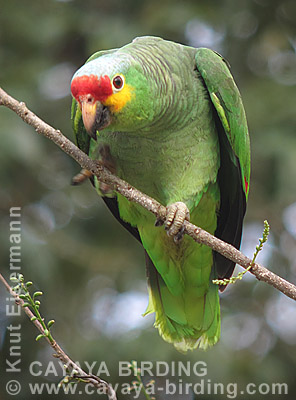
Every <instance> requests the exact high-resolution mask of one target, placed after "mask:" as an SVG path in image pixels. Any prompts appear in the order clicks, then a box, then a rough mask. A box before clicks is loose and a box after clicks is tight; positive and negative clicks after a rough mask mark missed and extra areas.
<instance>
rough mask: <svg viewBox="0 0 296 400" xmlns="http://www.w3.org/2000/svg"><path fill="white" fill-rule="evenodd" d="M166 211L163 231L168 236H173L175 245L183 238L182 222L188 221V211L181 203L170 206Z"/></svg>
mask: <svg viewBox="0 0 296 400" xmlns="http://www.w3.org/2000/svg"><path fill="white" fill-rule="evenodd" d="M166 209H167V215H166V220H165V223H164V226H165V230H166V231H167V234H168V236H174V241H175V243H178V242H179V241H180V240H181V239H182V238H183V236H184V226H183V224H184V221H185V220H186V221H189V219H190V213H189V210H188V208H187V206H186V204H185V203H183V202H181V201H178V202H176V203H173V204H170V205H169V206H167V208H166Z"/></svg>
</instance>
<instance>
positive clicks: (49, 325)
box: [47, 319, 55, 328]
mask: <svg viewBox="0 0 296 400" xmlns="http://www.w3.org/2000/svg"><path fill="white" fill-rule="evenodd" d="M54 323H55V320H54V319H51V320H50V321H48V324H47V327H48V328H50V327H51V326H52V325H53V324H54Z"/></svg>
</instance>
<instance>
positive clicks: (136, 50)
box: [71, 36, 250, 352]
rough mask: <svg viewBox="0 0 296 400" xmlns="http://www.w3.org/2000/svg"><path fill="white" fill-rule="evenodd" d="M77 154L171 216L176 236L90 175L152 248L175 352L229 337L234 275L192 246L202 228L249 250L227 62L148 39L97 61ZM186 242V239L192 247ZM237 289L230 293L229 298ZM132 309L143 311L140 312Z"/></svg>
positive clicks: (76, 122)
mask: <svg viewBox="0 0 296 400" xmlns="http://www.w3.org/2000/svg"><path fill="white" fill-rule="evenodd" d="M71 93H72V96H73V103H72V123H73V129H74V133H75V137H76V142H77V145H78V146H79V147H80V148H81V149H82V150H83V151H84V152H85V153H87V154H89V156H90V157H91V158H92V159H95V160H99V161H100V162H101V163H103V164H104V165H105V166H106V167H107V168H109V170H110V171H111V172H113V173H115V174H116V175H117V176H119V177H120V178H122V179H124V180H126V181H127V182H128V183H130V184H131V185H132V186H134V187H136V188H137V189H139V190H141V191H142V192H144V193H146V194H147V195H149V196H151V197H153V198H155V199H156V200H157V201H159V202H160V203H161V204H163V205H164V206H165V207H166V210H167V214H166V220H165V221H164V225H165V229H161V228H159V227H158V226H159V225H161V224H162V221H156V222H155V218H154V216H153V215H152V214H151V213H149V212H148V211H146V210H145V209H144V208H142V207H141V206H139V205H137V204H135V203H132V202H129V201H127V200H126V199H125V198H124V197H123V196H121V195H120V194H118V193H115V192H114V191H112V188H110V187H109V186H108V185H106V184H103V183H100V182H99V181H98V180H97V178H96V177H92V176H91V173H90V172H89V171H86V170H82V172H81V173H80V174H79V175H78V176H76V178H75V179H74V183H79V182H81V181H83V180H84V179H85V178H87V177H89V178H90V179H91V180H92V182H93V184H94V186H95V188H96V189H97V191H98V193H99V194H100V195H101V196H102V198H103V200H104V202H105V203H106V205H107V206H108V208H109V209H110V210H111V212H112V213H113V215H114V216H115V217H116V218H117V219H118V220H119V221H120V223H121V224H122V225H123V226H124V227H125V228H126V229H127V230H128V231H129V232H131V233H132V234H133V235H134V236H135V237H136V239H137V240H139V242H140V243H141V244H142V245H143V247H144V249H145V255H146V269H147V278H148V290H149V304H148V307H147V310H146V313H145V315H146V314H149V313H155V326H156V327H157V328H158V330H159V333H160V335H161V336H162V337H163V339H164V340H165V341H167V342H170V343H173V344H174V346H175V347H176V348H177V349H178V350H180V351H184V352H186V351H187V350H188V349H195V348H198V347H199V348H202V349H207V348H208V347H209V346H212V345H214V344H215V343H216V342H217V341H218V340H219V337H220V304H219V296H218V289H219V287H218V286H217V285H215V284H213V283H212V280H213V279H216V278H220V279H222V278H229V277H230V276H231V274H232V272H233V269H234V266H235V265H234V263H233V262H232V261H230V260H228V259H226V258H224V257H223V256H221V255H220V254H218V253H215V252H213V251H212V249H211V248H209V247H207V246H205V245H201V244H197V243H196V242H194V241H193V240H192V239H191V238H190V237H189V236H186V235H185V236H184V234H183V223H184V221H185V219H186V220H189V218H190V221H191V222H192V223H193V224H195V225H197V226H200V227H202V228H203V229H205V230H206V231H208V232H210V233H211V234H213V235H215V236H216V237H218V238H220V239H222V240H224V241H226V242H228V243H231V244H232V245H234V246H235V247H236V248H239V246H240V242H241V234H242V223H243V218H244V214H245V210H246V201H247V198H248V192H249V180H250V143H249V134H248V128H247V122H246V116H245V111H244V108H243V104H242V100H241V96H240V93H239V91H238V89H237V86H236V84H235V82H234V80H233V77H232V75H231V73H230V71H229V66H228V64H227V62H226V61H225V60H224V59H223V58H222V57H221V56H220V55H219V54H217V53H216V52H214V51H212V50H209V49H206V48H198V49H196V48H192V47H189V46H184V45H181V44H177V43H174V42H170V41H166V40H163V39H161V38H158V37H149V36H147V37H139V38H136V39H135V40H133V42H132V43H129V44H127V45H125V46H123V47H122V48H119V49H112V50H107V51H99V52H97V53H95V54H94V55H93V56H91V57H90V58H89V59H88V60H87V62H86V64H85V65H83V66H82V67H81V68H80V69H79V70H78V71H77V72H76V73H75V74H74V76H73V79H72V82H71ZM183 236H184V237H183ZM224 288H225V286H223V287H220V290H223V289H224ZM131 307H132V305H131Z"/></svg>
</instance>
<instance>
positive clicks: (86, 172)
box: [71, 168, 92, 186]
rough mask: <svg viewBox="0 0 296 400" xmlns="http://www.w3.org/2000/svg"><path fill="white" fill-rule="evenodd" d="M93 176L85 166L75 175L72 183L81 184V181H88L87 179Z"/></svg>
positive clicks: (74, 184)
mask: <svg viewBox="0 0 296 400" xmlns="http://www.w3.org/2000/svg"><path fill="white" fill-rule="evenodd" d="M91 176H92V173H91V172H90V171H89V170H88V169H84V168H83V169H82V170H81V171H80V172H79V174H77V175H75V176H73V178H72V181H71V185H73V186H76V185H80V184H81V183H83V182H84V181H86V179H88V178H90V177H91Z"/></svg>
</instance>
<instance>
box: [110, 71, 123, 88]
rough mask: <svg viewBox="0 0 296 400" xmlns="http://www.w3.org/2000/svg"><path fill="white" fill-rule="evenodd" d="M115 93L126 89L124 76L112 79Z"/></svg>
mask: <svg viewBox="0 0 296 400" xmlns="http://www.w3.org/2000/svg"><path fill="white" fill-rule="evenodd" d="M112 87H113V92H119V91H120V90H122V89H123V87H124V76H123V75H121V74H117V75H115V76H114V78H113V79H112Z"/></svg>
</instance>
